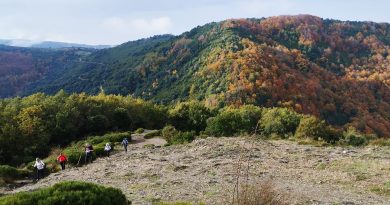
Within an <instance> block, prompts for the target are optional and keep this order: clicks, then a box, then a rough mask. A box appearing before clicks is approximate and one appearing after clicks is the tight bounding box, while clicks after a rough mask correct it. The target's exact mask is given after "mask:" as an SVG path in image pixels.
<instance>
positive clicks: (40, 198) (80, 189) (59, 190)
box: [0, 181, 128, 205]
mask: <svg viewBox="0 0 390 205" xmlns="http://www.w3.org/2000/svg"><path fill="white" fill-rule="evenodd" d="M0 204H3V205H11V204H12V205H38V204H39V205H49V204H56V205H62V204H64V205H65V204H67V205H68V204H96V205H100V204H101V205H105V204H116V205H127V204H128V201H127V199H126V197H125V195H124V194H123V193H122V192H121V191H120V190H119V189H115V188H111V187H103V186H100V185H96V184H92V183H86V182H74V181H69V182H61V183H58V184H55V185H54V186H52V187H49V188H44V189H40V190H37V191H34V192H22V193H17V194H14V195H9V196H3V197H1V198H0Z"/></svg>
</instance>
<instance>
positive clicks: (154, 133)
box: [144, 130, 161, 139]
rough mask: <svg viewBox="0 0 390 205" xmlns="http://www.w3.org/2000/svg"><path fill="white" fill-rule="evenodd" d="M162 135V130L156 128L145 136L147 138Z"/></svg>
mask: <svg viewBox="0 0 390 205" xmlns="http://www.w3.org/2000/svg"><path fill="white" fill-rule="evenodd" d="M160 135H161V130H155V131H152V132H149V133H146V134H145V136H144V138H145V139H151V138H153V137H157V136H160Z"/></svg>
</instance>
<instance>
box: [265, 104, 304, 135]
mask: <svg viewBox="0 0 390 205" xmlns="http://www.w3.org/2000/svg"><path fill="white" fill-rule="evenodd" d="M301 118H302V116H301V115H300V114H298V113H296V112H295V111H293V110H290V109H288V108H270V109H264V110H263V112H262V117H261V119H260V127H261V131H262V133H263V134H264V135H266V136H270V135H271V134H277V135H279V136H281V137H282V138H286V137H288V136H292V135H294V133H295V131H296V129H297V128H298V125H299V122H300V120H301Z"/></svg>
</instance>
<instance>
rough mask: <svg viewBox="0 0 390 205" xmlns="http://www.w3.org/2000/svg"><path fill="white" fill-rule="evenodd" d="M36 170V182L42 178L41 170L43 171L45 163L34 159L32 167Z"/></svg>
mask: <svg viewBox="0 0 390 205" xmlns="http://www.w3.org/2000/svg"><path fill="white" fill-rule="evenodd" d="M33 166H34V167H35V168H36V169H37V181H38V180H39V179H41V178H42V177H43V170H44V169H45V163H43V161H42V160H41V159H39V158H36V159H35V164H34V165H33Z"/></svg>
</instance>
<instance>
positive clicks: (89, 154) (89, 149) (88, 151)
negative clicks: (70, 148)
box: [33, 138, 129, 180]
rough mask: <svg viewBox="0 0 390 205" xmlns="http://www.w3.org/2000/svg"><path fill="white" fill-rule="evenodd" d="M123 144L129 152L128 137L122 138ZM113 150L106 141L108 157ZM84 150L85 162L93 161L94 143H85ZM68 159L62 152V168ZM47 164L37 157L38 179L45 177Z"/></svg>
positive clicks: (60, 162) (58, 160)
mask: <svg viewBox="0 0 390 205" xmlns="http://www.w3.org/2000/svg"><path fill="white" fill-rule="evenodd" d="M121 144H122V145H123V148H124V150H125V152H127V146H128V145H129V141H128V140H127V138H124V139H123V140H122V143H121ZM111 151H112V147H111V145H110V143H106V145H105V146H104V152H105V155H106V156H107V157H109V156H110V152H111ZM84 152H85V158H84V162H85V164H88V163H92V158H93V146H92V144H89V143H87V144H85V147H84ZM80 157H81V156H80ZM67 161H68V158H67V157H66V156H65V154H64V153H60V155H59V156H58V157H57V162H58V163H59V164H60V165H61V169H62V170H65V164H66V162H67ZM79 161H80V160H79ZM45 166H46V165H45V163H44V162H43V161H42V160H41V159H40V158H36V160H35V163H34V165H33V167H35V168H36V179H37V180H39V179H41V178H43V174H44V169H45Z"/></svg>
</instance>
